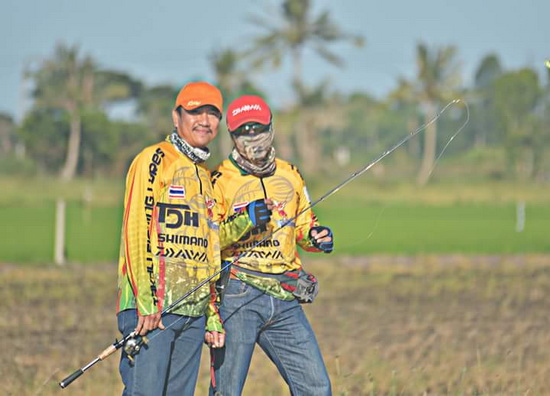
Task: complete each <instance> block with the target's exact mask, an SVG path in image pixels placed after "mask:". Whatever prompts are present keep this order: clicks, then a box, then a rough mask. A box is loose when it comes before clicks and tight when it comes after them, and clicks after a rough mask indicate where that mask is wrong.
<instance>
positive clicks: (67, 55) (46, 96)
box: [28, 44, 132, 181]
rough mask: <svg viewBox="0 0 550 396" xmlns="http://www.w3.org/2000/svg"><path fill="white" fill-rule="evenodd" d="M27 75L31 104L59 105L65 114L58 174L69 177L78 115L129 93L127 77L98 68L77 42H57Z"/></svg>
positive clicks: (79, 134)
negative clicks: (65, 139)
mask: <svg viewBox="0 0 550 396" xmlns="http://www.w3.org/2000/svg"><path fill="white" fill-rule="evenodd" d="M28 76H29V77H30V78H32V79H33V81H34V87H35V88H34V92H33V96H34V101H35V102H34V106H35V107H36V108H48V109H59V110H62V111H65V112H66V113H67V114H68V117H69V124H70V132H69V138H68V143H67V148H66V155H65V161H64V165H63V167H62V169H61V172H60V176H61V179H62V180H64V181H68V180H71V179H72V178H73V177H74V176H75V173H76V169H77V166H78V161H79V156H80V141H81V138H82V125H81V124H82V115H83V113H84V112H85V111H87V110H91V109H99V108H100V107H101V105H103V104H105V103H107V102H111V101H115V100H121V99H126V98H128V97H129V96H130V95H131V94H132V89H131V87H130V85H131V84H129V82H130V80H131V79H130V78H129V77H128V76H126V75H125V74H123V73H117V72H110V71H106V70H100V69H99V68H98V66H97V65H96V63H95V62H94V60H93V59H92V58H91V57H90V56H88V55H81V54H80V49H79V47H78V46H77V45H73V46H68V45H65V44H58V45H57V46H56V47H55V50H54V53H53V55H52V56H51V57H50V58H47V59H45V60H43V61H42V62H41V64H40V65H39V66H38V68H37V69H36V70H35V71H32V72H29V73H28Z"/></svg>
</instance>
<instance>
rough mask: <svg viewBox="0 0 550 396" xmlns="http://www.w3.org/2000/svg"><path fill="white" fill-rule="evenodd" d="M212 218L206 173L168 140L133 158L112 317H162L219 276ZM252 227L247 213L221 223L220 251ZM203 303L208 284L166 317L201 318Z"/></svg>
mask: <svg viewBox="0 0 550 396" xmlns="http://www.w3.org/2000/svg"><path fill="white" fill-rule="evenodd" d="M218 219H220V216H219V214H217V207H216V205H215V201H214V194H213V191H212V185H211V183H210V174H209V172H208V170H207V169H206V167H205V166H204V165H203V164H195V163H193V162H192V161H191V160H190V159H189V158H188V157H187V156H185V155H184V154H182V153H180V152H179V151H178V150H177V149H176V147H175V146H174V145H173V144H172V143H170V142H169V141H164V142H161V143H158V144H156V145H153V146H150V147H147V148H146V149H144V150H143V151H142V152H141V153H140V154H138V155H137V156H136V158H135V159H134V161H133V162H132V164H131V166H130V169H129V171H128V175H127V178H126V193H125V197H124V219H123V225H122V237H121V247H120V259H119V266H118V303H117V312H120V311H122V310H125V309H130V308H137V310H138V311H139V313H140V314H141V315H150V314H153V313H156V312H161V311H162V310H163V308H165V307H167V306H169V305H170V304H172V303H173V302H174V301H176V300H177V299H178V298H179V297H181V296H183V295H184V294H185V293H186V292H188V291H189V290H191V289H192V288H193V287H195V286H196V285H198V283H200V282H201V281H203V280H204V279H206V278H207V277H209V276H212V275H213V274H214V273H215V272H216V271H218V270H219V268H220V247H221V246H220V232H219V220H218ZM251 227H252V222H251V221H250V218H249V217H248V215H247V214H243V216H238V217H235V218H233V219H232V222H231V223H230V224H229V223H227V222H226V223H224V225H223V226H222V228H223V231H222V232H221V239H222V246H223V245H224V244H225V243H228V242H224V241H234V240H238V239H239V238H240V237H241V236H242V235H243V234H244V233H245V232H246V231H247V230H248V229H249V228H251ZM215 280H216V279H213V280H212V282H214V281H215ZM209 297H210V286H209V284H206V285H204V286H203V287H201V288H200V289H199V290H197V291H196V292H195V293H193V294H192V295H191V296H190V297H189V298H187V299H186V300H184V301H183V302H182V303H181V304H179V305H178V306H177V307H176V308H175V309H173V310H171V311H170V312H171V313H176V314H181V315H187V316H200V315H202V314H204V312H205V309H206V307H207V306H208V303H209V300H210V298H209Z"/></svg>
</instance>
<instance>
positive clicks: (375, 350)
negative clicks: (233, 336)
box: [0, 255, 550, 395]
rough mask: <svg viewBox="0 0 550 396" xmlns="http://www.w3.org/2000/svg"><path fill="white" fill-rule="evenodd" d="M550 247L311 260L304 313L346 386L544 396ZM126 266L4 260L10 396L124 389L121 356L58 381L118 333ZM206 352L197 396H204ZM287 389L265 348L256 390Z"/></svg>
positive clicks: (0, 386)
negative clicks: (66, 382)
mask: <svg viewBox="0 0 550 396" xmlns="http://www.w3.org/2000/svg"><path fill="white" fill-rule="evenodd" d="M318 257H319V256H318ZM549 263H550V256H548V255H513V256H511V255H509V256H499V255H486V256H462V255H439V256H435V255H417V256H415V257H409V256H375V255H372V256H369V257H367V258H360V257H344V256H340V257H335V258H332V259H331V260H328V256H324V255H322V256H321V258H318V259H316V260H313V259H311V258H309V257H308V258H307V259H306V265H307V268H308V269H309V270H310V271H313V272H314V273H315V274H316V275H317V277H318V278H319V280H320V282H321V293H320V295H319V297H318V299H317V300H316V302H315V303H314V304H312V305H310V306H306V307H305V309H306V311H307V313H308V316H309V318H310V320H311V323H312V325H313V327H314V329H315V331H316V334H317V337H318V340H319V343H320V345H321V348H322V350H323V354H324V357H325V360H326V364H327V367H328V370H329V374H330V376H331V379H332V383H333V389H334V394H335V395H421V394H425V395H428V394H430V395H441V394H453V395H466V394H467V395H543V394H547V392H548V389H550V364H549V362H550V349H549V348H548V345H549V344H550V333H549V332H548V328H549V326H550V319H549V317H548V312H549V310H550V299H548V295H549V294H550V266H549ZM115 272H116V269H115V264H114V263H111V264H104V265H95V266H87V265H81V266H79V265H72V266H67V267H63V268H59V267H54V266H51V265H45V266H34V267H28V266H26V267H21V266H15V265H8V264H0V282H1V284H2V288H0V332H1V334H2V356H3V359H1V360H0V372H1V373H2V375H1V376H0V393H1V394H6V395H58V394H65V395H115V394H120V391H121V383H120V380H119V377H118V372H117V364H118V356H119V355H118V353H117V354H116V356H111V357H110V358H108V359H106V360H105V361H103V362H101V363H99V364H97V365H96V366H95V367H93V368H92V369H91V370H90V371H88V372H86V373H85V374H84V375H83V376H82V377H81V378H79V379H78V380H77V381H75V382H74V383H73V384H72V385H71V386H70V387H68V388H67V389H65V390H63V391H61V390H60V389H59V388H58V386H57V382H58V381H59V380H60V379H62V378H64V377H65V376H66V375H68V374H70V373H71V372H73V371H74V370H75V369H77V368H79V367H82V366H83V365H84V364H86V363H88V362H89V361H90V360H92V359H93V358H94V357H95V356H96V355H97V354H98V353H99V352H101V351H102V350H103V349H104V348H105V347H107V346H108V345H109V344H110V343H112V342H113V340H114V338H115V337H117V336H118V334H117V330H116V321H115V315H114V305H115V294H116V291H115V287H116V286H115V283H116V282H115V279H116V273H115ZM204 352H205V353H204V354H203V361H202V367H201V372H200V379H199V384H198V387H197V393H196V394H197V395H205V394H206V389H207V384H208V361H207V355H206V348H205V351H204ZM281 394H288V392H287V391H286V390H285V387H284V384H283V382H282V381H281V380H280V379H279V377H278V374H277V373H276V371H275V369H274V368H273V366H272V365H271V364H270V363H269V362H268V361H267V359H266V358H265V357H264V356H263V352H261V350H258V351H257V352H256V355H255V358H254V361H253V365H252V369H251V372H250V375H249V377H248V382H247V385H246V388H245V395H281Z"/></svg>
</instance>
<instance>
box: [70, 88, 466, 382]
mask: <svg viewBox="0 0 550 396" xmlns="http://www.w3.org/2000/svg"><path fill="white" fill-rule="evenodd" d="M461 101H462V100H461V99H455V100H453V101H451V102H449V103H447V105H446V106H445V107H444V108H443V109H442V110H441V111H440V112H439V113H437V114H436V116H435V117H434V118H432V119H431V120H430V121H428V122H427V123H425V124H423V125H421V126H420V127H418V128H417V129H416V130H415V131H414V132H411V133H409V134H408V135H406V136H405V137H404V138H402V139H401V140H400V141H399V142H397V143H396V144H394V145H393V146H392V147H390V148H389V149H388V150H386V151H384V152H383V153H382V154H381V155H379V156H378V157H377V158H376V159H374V160H373V161H371V162H370V163H368V164H367V165H365V166H364V167H363V168H361V169H359V170H358V171H356V172H354V173H352V174H351V175H350V176H348V177H347V178H346V179H345V180H344V181H342V182H341V183H340V184H338V185H337V186H335V187H333V188H332V189H331V190H329V191H328V192H327V193H325V194H324V195H323V196H321V197H320V198H318V199H317V200H315V201H313V202H312V203H311V204H310V205H309V206H308V207H306V208H304V209H303V210H301V211H300V212H299V213H298V214H296V215H295V216H294V217H292V218H290V219H288V220H287V221H285V222H284V223H283V224H282V225H281V226H279V227H278V228H276V229H275V230H273V231H272V232H271V233H269V234H267V235H266V236H264V237H263V238H262V239H260V240H259V241H257V242H256V243H255V244H254V245H253V246H251V247H250V248H248V249H246V250H245V251H243V252H242V253H241V254H239V255H238V256H237V257H235V258H233V260H231V261H230V262H228V263H226V264H225V265H224V266H223V267H221V268H220V269H219V270H218V271H216V272H215V273H213V274H212V275H210V276H209V277H207V278H206V279H204V280H202V281H201V282H199V283H198V284H197V285H196V286H195V287H194V288H192V289H191V290H189V291H188V292H187V293H185V294H184V295H182V296H181V297H179V298H178V299H177V300H176V301H174V302H173V303H172V304H170V305H169V306H168V307H166V308H164V309H163V310H162V313H161V316H164V315H166V314H167V313H168V312H169V311H171V310H172V309H173V308H175V307H176V306H177V305H179V304H180V303H181V302H182V301H184V300H185V299H187V298H188V297H189V296H190V295H191V294H193V293H195V292H196V291H197V290H199V289H200V288H201V287H203V286H204V285H206V284H207V283H209V282H210V281H211V280H212V279H214V278H215V277H217V276H218V275H219V274H221V273H222V272H223V271H225V270H226V269H227V268H229V267H231V265H233V264H235V263H236V262H237V261H239V259H240V258H242V257H243V256H244V255H245V254H246V253H248V252H249V251H251V250H252V249H254V248H256V247H257V246H258V245H260V244H261V243H262V242H265V241H266V240H267V239H268V238H271V237H272V236H273V235H274V234H275V233H277V232H279V231H280V230H281V229H283V228H284V227H286V226H287V225H288V224H290V223H291V222H292V221H294V220H296V219H297V218H298V217H299V216H300V215H301V214H303V213H304V212H305V211H307V210H309V209H311V208H313V207H314V206H316V205H317V204H319V203H321V202H323V201H324V200H325V199H327V198H328V197H330V196H331V195H333V194H334V193H336V192H337V191H339V190H340V189H341V188H343V187H344V186H345V185H347V184H348V183H350V182H351V181H352V180H354V179H356V178H357V177H359V176H361V175H362V174H363V173H365V172H366V171H368V170H369V169H370V168H372V167H373V166H374V165H376V164H377V163H378V162H380V161H381V160H382V159H384V158H385V157H387V156H388V155H390V154H391V153H392V152H394V151H395V150H397V149H398V148H399V147H401V146H402V145H403V144H405V143H406V142H407V141H409V140H410V139H412V138H413V137H415V136H416V135H418V134H419V133H420V132H422V131H423V130H424V129H426V127H428V125H430V124H432V123H434V122H435V121H436V120H437V119H438V118H439V117H441V115H442V114H443V113H444V112H445V111H446V110H447V108H449V107H450V106H451V105H453V104H456V103H458V102H461ZM468 119H469V117H468ZM468 119H467V120H466V122H465V123H464V124H463V125H462V126H461V127H460V128H459V129H458V131H457V132H456V133H455V134H454V135H453V136H452V137H451V139H453V138H454V137H455V136H456V135H457V134H458V133H459V132H460V131H461V130H462V129H463V128H464V127H465V126H466V124H467V123H468ZM131 340H135V342H134V341H133V342H131V345H129V348H125V349H127V353H128V355H130V356H133V355H135V354H137V353H138V352H139V349H140V348H141V345H142V344H143V343H146V339H145V340H143V337H141V336H139V335H138V334H136V333H135V332H132V333H130V334H128V335H127V336H126V337H124V338H122V339H121V340H119V341H118V340H117V341H115V342H114V343H113V344H112V345H110V346H109V347H107V348H106V349H105V350H104V351H103V352H101V353H100V354H99V355H98V356H97V357H96V358H95V359H94V360H92V361H91V362H90V363H88V364H87V365H86V366H84V367H82V368H80V369H78V370H76V371H75V372H74V373H72V374H71V375H69V376H68V377H67V378H65V379H64V380H62V381H61V382H59V386H60V387H61V388H66V387H67V386H69V385H70V384H71V383H72V382H73V381H74V380H75V379H77V378H78V377H80V376H81V375H82V374H84V372H85V371H86V370H88V369H89V368H91V367H92V366H94V365H95V364H96V363H98V362H100V361H102V360H104V359H106V358H107V357H109V356H110V355H112V354H113V353H114V352H115V351H117V350H118V349H120V348H121V347H123V346H125V344H126V343H128V342H130V341H131Z"/></svg>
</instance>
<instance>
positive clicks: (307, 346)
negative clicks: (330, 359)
mask: <svg viewBox="0 0 550 396" xmlns="http://www.w3.org/2000/svg"><path fill="white" fill-rule="evenodd" d="M220 314H221V316H222V319H223V320H224V327H225V329H226V340H225V347H224V348H221V349H213V351H214V354H213V356H214V370H215V371H214V373H215V389H214V387H213V386H212V384H211V386H210V395H223V396H236V395H240V394H241V393H242V390H243V387H244V383H245V380H246V376H247V374H248V369H249V367H250V360H251V359H252V353H253V352H254V346H255V344H256V343H258V345H260V347H261V348H262V349H263V350H264V352H265V353H266V354H267V356H268V357H269V358H270V359H271V361H272V362H273V363H275V366H277V369H278V370H279V373H281V375H282V377H283V378H284V380H285V381H286V383H287V384H288V386H289V389H290V392H291V394H292V395H315V396H320V395H330V394H331V386H330V379H329V377H328V373H327V370H326V368H325V363H324V362H323V357H322V356H321V352H320V350H319V346H318V344H317V340H316V339H315V334H314V333H313V330H312V329H311V326H310V325H309V322H308V320H307V318H306V315H305V314H304V311H303V310H302V307H301V306H300V304H299V303H298V302H297V301H296V300H293V301H283V300H279V299H277V298H274V297H271V296H268V295H267V294H265V293H263V292H261V291H260V290H258V289H256V288H255V287H253V286H250V285H247V284H246V283H244V282H241V281H240V280H237V279H230V280H229V283H228V285H227V288H226V292H225V296H224V300H223V303H222V306H221V308H220ZM268 380H269V379H268V378H266V381H268Z"/></svg>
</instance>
